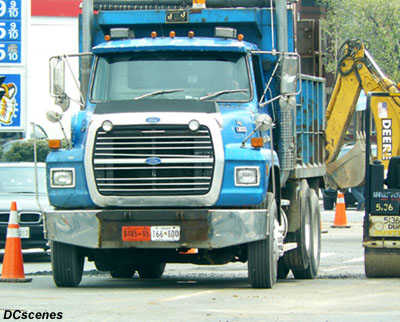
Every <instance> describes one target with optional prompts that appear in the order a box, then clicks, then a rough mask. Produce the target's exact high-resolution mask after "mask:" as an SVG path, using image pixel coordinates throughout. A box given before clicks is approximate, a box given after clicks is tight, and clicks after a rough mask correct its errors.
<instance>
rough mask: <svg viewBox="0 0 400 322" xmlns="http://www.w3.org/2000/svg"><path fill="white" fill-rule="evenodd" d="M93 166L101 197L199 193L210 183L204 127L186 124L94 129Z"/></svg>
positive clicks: (209, 141)
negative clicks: (108, 130) (193, 128)
mask: <svg viewBox="0 0 400 322" xmlns="http://www.w3.org/2000/svg"><path fill="white" fill-rule="evenodd" d="M93 168H94V176H95V180H96V186H97V191H98V192H99V193H100V194H101V195H104V196H168V195H170V196H173V195H202V194H206V193H207V192H208V191H209V190H210V187H211V182H212V177H213V169H214V151H213V145H212V138H211V134H210V131H209V129H208V128H207V127H206V126H201V127H200V128H199V130H198V131H196V132H192V131H190V130H189V128H188V126H187V125H160V124H157V125H155V124H153V125H116V126H114V128H113V129H112V131H110V132H105V131H103V130H102V129H99V130H98V131H97V133H96V139H95V146H94V154H93Z"/></svg>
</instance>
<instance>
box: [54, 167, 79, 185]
mask: <svg viewBox="0 0 400 322" xmlns="http://www.w3.org/2000/svg"><path fill="white" fill-rule="evenodd" d="M50 185H51V187H52V188H73V187H75V169H73V168H71V169H51V170H50Z"/></svg>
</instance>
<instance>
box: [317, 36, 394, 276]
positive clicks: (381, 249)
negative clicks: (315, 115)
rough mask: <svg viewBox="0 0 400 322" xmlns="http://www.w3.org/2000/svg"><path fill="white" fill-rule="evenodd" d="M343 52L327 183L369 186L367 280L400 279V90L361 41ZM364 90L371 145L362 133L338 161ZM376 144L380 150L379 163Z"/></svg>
mask: <svg viewBox="0 0 400 322" xmlns="http://www.w3.org/2000/svg"><path fill="white" fill-rule="evenodd" d="M341 53H342V54H341V58H340V60H339V64H338V76H337V79H336V83H335V87H334V90H333V93H332V96H331V98H330V101H329V104H328V107H327V111H326V131H325V139H326V145H325V149H326V151H325V152H326V154H325V156H326V157H325V160H326V170H327V178H328V182H327V184H328V186H329V187H331V188H334V189H344V188H350V187H356V186H361V185H364V184H365V198H366V210H365V216H364V234H363V246H364V249H365V261H364V263H365V273H366V275H367V277H395V276H400V90H399V88H398V86H396V84H395V83H394V82H393V81H391V80H390V79H388V78H387V77H386V76H385V75H384V73H383V72H382V71H381V69H380V68H379V66H378V65H377V64H376V62H375V61H374V59H373V58H372V56H371V55H370V54H369V52H368V51H367V50H366V48H365V46H364V44H363V43H362V42H361V41H346V42H345V43H344V44H343V46H342V47H341ZM361 89H363V90H364V92H365V94H366V95H367V96H368V99H367V103H368V104H367V106H366V108H367V109H366V117H365V119H366V122H365V128H366V129H367V132H365V133H367V144H366V142H365V133H362V132H361V134H360V135H357V140H356V143H355V145H354V148H353V149H352V150H350V151H349V152H348V153H346V154H345V155H344V156H343V157H341V158H338V154H339V151H340V149H341V147H342V144H343V140H344V136H345V134H346V131H347V129H348V127H349V124H350V121H351V119H352V117H353V115H354V113H355V107H356V104H357V100H358V98H359V96H360V91H361ZM370 113H372V116H373V117H372V118H371V117H370V115H371V114H370ZM371 125H374V126H375V132H374V135H373V136H372V135H371V133H372V131H371ZM372 140H376V146H377V155H376V156H375V157H374V160H372V157H371V155H370V152H371V141H372ZM366 155H369V156H368V158H367V160H366ZM387 173H388V174H387ZM366 174H367V175H366ZM385 178H386V179H385Z"/></svg>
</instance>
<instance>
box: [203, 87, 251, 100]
mask: <svg viewBox="0 0 400 322" xmlns="http://www.w3.org/2000/svg"><path fill="white" fill-rule="evenodd" d="M248 91H249V90H248V89H247V88H238V89H224V90H223V91H218V92H215V93H210V94H208V95H206V96H203V97H200V100H201V101H202V100H205V99H207V98H215V97H218V96H220V95H222V94H228V93H238V92H248Z"/></svg>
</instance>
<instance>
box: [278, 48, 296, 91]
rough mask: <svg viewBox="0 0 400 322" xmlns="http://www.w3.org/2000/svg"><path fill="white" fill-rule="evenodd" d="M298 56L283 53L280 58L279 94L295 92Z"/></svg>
mask: <svg viewBox="0 0 400 322" xmlns="http://www.w3.org/2000/svg"><path fill="white" fill-rule="evenodd" d="M298 66H299V57H298V56H295V55H287V54H284V55H283V58H282V74H281V75H282V79H281V94H282V95H285V94H292V95H293V94H296V92H297V78H298V74H299V67H298Z"/></svg>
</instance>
